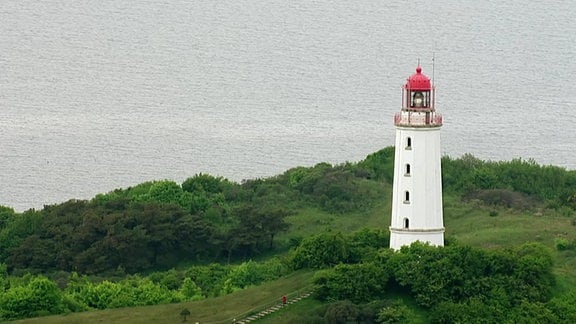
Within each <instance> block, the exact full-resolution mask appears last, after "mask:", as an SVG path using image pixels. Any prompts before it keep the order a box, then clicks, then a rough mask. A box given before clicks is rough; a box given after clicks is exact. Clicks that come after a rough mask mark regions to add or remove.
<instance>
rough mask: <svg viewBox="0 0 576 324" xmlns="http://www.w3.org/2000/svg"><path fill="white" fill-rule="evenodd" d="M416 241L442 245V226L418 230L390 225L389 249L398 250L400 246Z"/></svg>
mask: <svg viewBox="0 0 576 324" xmlns="http://www.w3.org/2000/svg"><path fill="white" fill-rule="evenodd" d="M416 241H420V242H423V243H430V245H435V246H444V228H437V229H425V230H418V229H402V228H392V227H390V248H391V249H394V250H400V248H401V247H402V246H405V245H410V244H412V243H413V242H416Z"/></svg>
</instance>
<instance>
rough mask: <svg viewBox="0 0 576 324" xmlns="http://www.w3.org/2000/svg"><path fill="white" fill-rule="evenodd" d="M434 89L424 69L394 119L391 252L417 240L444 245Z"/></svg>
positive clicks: (409, 82) (415, 77)
mask: <svg viewBox="0 0 576 324" xmlns="http://www.w3.org/2000/svg"><path fill="white" fill-rule="evenodd" d="M434 92H435V87H434V85H433V84H432V83H431V82H430V79H429V78H428V77H427V76H426V75H424V74H422V68H421V67H420V65H418V67H417V68H416V73H414V74H413V75H412V76H410V77H409V78H408V80H407V82H406V84H405V85H404V86H403V87H402V109H401V111H400V112H399V113H396V115H395V116H394V126H395V127H396V147H395V155H394V184H393V189H392V190H393V192H392V220H391V222H390V248H392V249H394V250H399V249H400V247H402V246H404V245H410V244H411V243H413V242H415V241H421V242H428V243H430V244H431V245H437V246H443V245H444V220H443V215H442V173H441V165H440V158H441V152H440V128H441V127H442V115H440V114H438V113H437V112H436V108H435V106H434V101H435V100H434V99H435V93H434Z"/></svg>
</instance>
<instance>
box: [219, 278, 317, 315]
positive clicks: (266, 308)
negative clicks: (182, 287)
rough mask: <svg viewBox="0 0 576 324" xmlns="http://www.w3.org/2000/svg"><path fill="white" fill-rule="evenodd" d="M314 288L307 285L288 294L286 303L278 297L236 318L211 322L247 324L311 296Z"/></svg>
mask: <svg viewBox="0 0 576 324" xmlns="http://www.w3.org/2000/svg"><path fill="white" fill-rule="evenodd" d="M312 288H313V286H307V287H305V288H301V289H298V290H296V291H294V292H291V293H289V294H286V303H284V301H283V298H277V299H275V300H273V301H270V302H268V303H265V304H262V305H259V306H256V307H254V308H252V309H250V310H248V311H246V312H243V313H240V314H238V315H236V316H234V318H230V319H227V320H224V321H218V322H211V324H217V323H234V324H246V323H250V322H253V321H256V320H259V319H261V318H263V317H265V316H268V315H270V314H272V313H274V312H277V311H279V310H281V309H282V308H284V307H287V306H289V305H292V304H294V303H297V302H299V301H301V300H302V299H304V298H308V297H310V296H311V295H312Z"/></svg>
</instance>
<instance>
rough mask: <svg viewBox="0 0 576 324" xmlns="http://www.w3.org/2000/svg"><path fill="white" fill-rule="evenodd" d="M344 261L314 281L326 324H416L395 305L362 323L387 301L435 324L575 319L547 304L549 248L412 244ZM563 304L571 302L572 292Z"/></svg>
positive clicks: (567, 309)
mask: <svg viewBox="0 0 576 324" xmlns="http://www.w3.org/2000/svg"><path fill="white" fill-rule="evenodd" d="M326 236H327V234H321V235H318V238H321V240H322V241H326ZM338 236H340V235H338V234H334V235H332V237H333V238H337V237H338ZM338 240H342V239H341V238H339V239H338ZM336 246H341V243H337V244H336ZM303 248H305V247H303V246H300V249H303ZM308 249H309V250H308V251H307V253H310V254H314V253H315V249H314V247H313V246H308ZM299 253H306V251H300V252H299ZM346 260H350V259H346V258H342V259H341V263H339V264H338V265H336V266H333V267H330V264H331V261H330V262H326V263H325V264H324V266H325V267H327V268H325V269H324V270H321V271H318V272H317V273H316V276H315V279H314V282H315V284H316V290H315V296H316V298H318V299H320V300H323V301H325V302H332V303H333V304H331V305H332V306H331V307H330V308H328V309H327V310H326V313H325V315H324V316H325V318H328V317H334V316H335V314H340V320H342V321H343V322H346V321H359V320H362V321H363V322H366V323H390V322H398V321H408V320H409V319H412V320H414V316H415V315H414V314H413V311H412V310H411V309H413V308H414V306H412V307H408V306H407V305H406V304H405V303H404V302H403V301H402V300H399V299H398V300H392V301H391V302H390V301H389V302H387V303H386V304H385V305H383V306H382V305H381V306H380V307H381V308H380V310H379V311H378V312H376V313H372V314H373V315H372V318H370V319H367V318H365V317H366V316H367V315H366V313H365V312H363V311H362V309H365V308H366V307H368V306H369V304H370V303H372V302H373V301H378V300H379V301H383V302H384V301H386V300H387V298H388V296H390V295H395V296H398V295H407V296H409V297H410V298H411V299H412V300H413V301H414V303H415V304H416V305H418V307H420V308H421V309H423V310H424V311H425V312H428V313H429V319H430V320H431V321H432V322H433V323H458V322H475V321H476V320H478V319H479V318H482V319H484V320H485V321H486V322H488V323H503V322H510V323H516V322H531V321H532V320H533V319H538V320H537V321H536V322H548V323H552V322H560V321H565V322H570V321H571V320H573V319H574V316H576V307H575V306H574V305H575V304H571V305H570V304H569V303H567V302H564V301H563V300H562V299H560V298H554V299H552V289H553V287H554V286H555V280H554V276H553V274H552V268H553V257H552V255H551V251H550V250H549V249H548V248H546V247H544V246H543V245H540V244H536V243H527V244H524V245H522V246H519V247H517V248H514V249H509V250H482V249H478V248H472V247H468V246H460V245H449V246H446V247H432V246H429V245H425V244H422V243H414V244H412V245H411V246H409V247H408V246H406V247H403V248H402V249H401V251H399V252H392V251H391V250H388V249H380V250H379V253H378V254H377V255H374V256H373V258H372V259H370V260H367V259H365V260H362V261H360V262H346ZM295 261H296V262H295V263H294V264H293V266H297V267H298V266H300V263H299V262H298V261H297V259H296V260H295ZM310 266H318V264H311V265H310ZM568 296H571V297H570V298H571V300H573V298H574V291H572V292H571V293H570V294H569V295H568ZM335 308H337V309H335ZM360 316H362V317H363V318H362V319H361V318H360Z"/></svg>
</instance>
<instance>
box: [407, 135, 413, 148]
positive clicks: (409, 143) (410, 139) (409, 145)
mask: <svg viewBox="0 0 576 324" xmlns="http://www.w3.org/2000/svg"><path fill="white" fill-rule="evenodd" d="M406 149H407V150H411V149H412V138H411V137H406Z"/></svg>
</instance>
